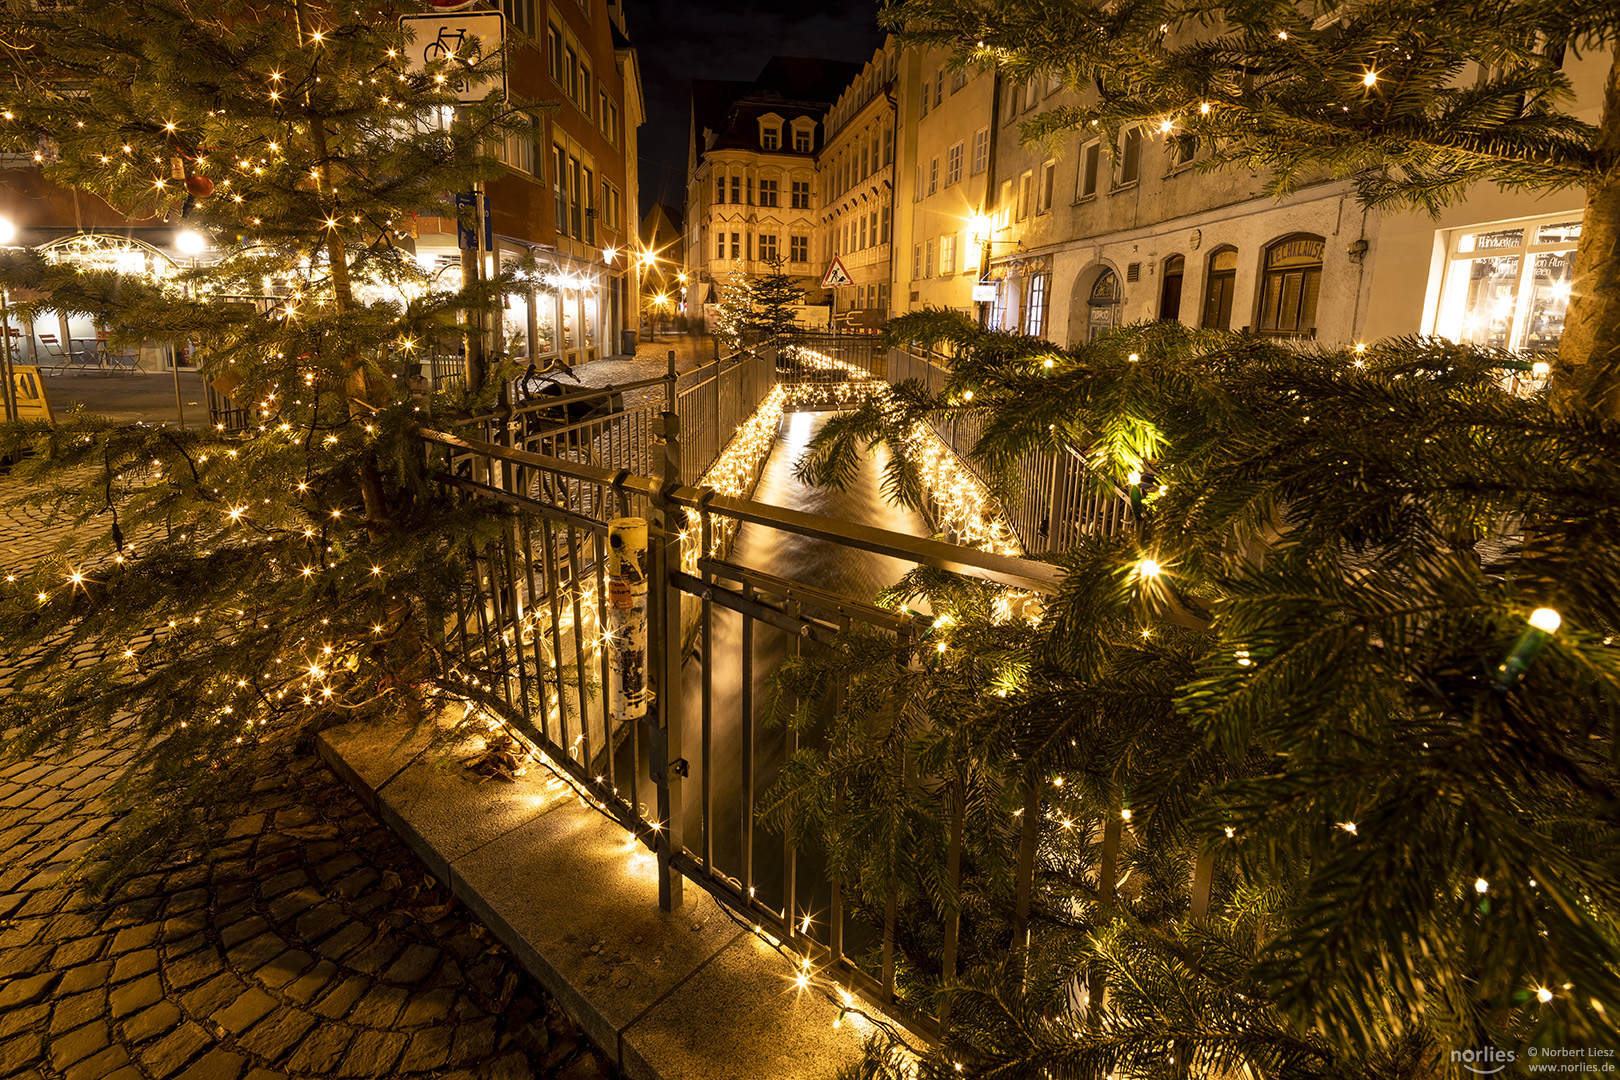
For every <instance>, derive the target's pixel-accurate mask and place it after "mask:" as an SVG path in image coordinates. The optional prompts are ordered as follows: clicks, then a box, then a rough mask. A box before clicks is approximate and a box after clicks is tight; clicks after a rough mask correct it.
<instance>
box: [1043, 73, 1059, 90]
mask: <svg viewBox="0 0 1620 1080" xmlns="http://www.w3.org/2000/svg"><path fill="white" fill-rule="evenodd" d="M1061 89H1063V73H1062V72H1061V71H1049V72H1047V73H1046V92H1047V93H1048V94H1055V93H1057V92H1058V91H1059V90H1061Z"/></svg>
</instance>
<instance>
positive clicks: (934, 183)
mask: <svg viewBox="0 0 1620 1080" xmlns="http://www.w3.org/2000/svg"><path fill="white" fill-rule="evenodd" d="M938 190H939V158H937V157H931V158H929V159H928V194H930V195H932V194H933V193H934V192H936V191H938Z"/></svg>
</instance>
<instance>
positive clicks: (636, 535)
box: [559, 517, 647, 745]
mask: <svg viewBox="0 0 1620 1080" xmlns="http://www.w3.org/2000/svg"><path fill="white" fill-rule="evenodd" d="M607 584H608V643H609V645H608V655H609V658H610V661H611V665H612V666H611V668H610V670H611V672H612V685H611V686H609V687H608V701H609V703H610V706H611V708H612V712H613V719H614V721H615V722H617V723H620V724H622V723H625V722H627V721H632V720H639V719H640V718H641V717H643V716H646V715H647V520H646V519H645V518H636V517H621V518H614V519H613V520H612V521H610V522H608V583H607ZM560 693H561V690H560V688H559V696H560ZM609 745H611V733H610V742H609Z"/></svg>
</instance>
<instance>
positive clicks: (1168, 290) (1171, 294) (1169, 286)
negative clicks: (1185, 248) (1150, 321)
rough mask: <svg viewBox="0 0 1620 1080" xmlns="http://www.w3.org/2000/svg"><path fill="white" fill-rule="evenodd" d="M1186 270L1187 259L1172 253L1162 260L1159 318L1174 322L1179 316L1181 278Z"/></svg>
mask: <svg viewBox="0 0 1620 1080" xmlns="http://www.w3.org/2000/svg"><path fill="white" fill-rule="evenodd" d="M1186 272H1187V260H1186V258H1185V257H1183V256H1181V255H1172V256H1170V257H1169V258H1168V259H1166V260H1164V285H1163V287H1162V288H1161V289H1160V290H1159V318H1161V319H1163V320H1164V321H1165V322H1175V321H1176V320H1177V319H1179V318H1181V280H1182V278H1183V277H1184V276H1185V275H1186Z"/></svg>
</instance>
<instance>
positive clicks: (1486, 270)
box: [1434, 212, 1581, 351]
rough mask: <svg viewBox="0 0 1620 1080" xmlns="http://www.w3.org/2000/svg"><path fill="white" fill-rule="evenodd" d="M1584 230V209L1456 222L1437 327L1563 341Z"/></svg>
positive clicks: (1457, 335) (1472, 336)
mask: <svg viewBox="0 0 1620 1080" xmlns="http://www.w3.org/2000/svg"><path fill="white" fill-rule="evenodd" d="M1580 237H1581V221H1580V215H1579V213H1578V212H1577V213H1575V214H1561V215H1558V216H1557V217H1551V218H1543V219H1541V220H1539V221H1529V222H1522V223H1519V224H1516V225H1513V226H1511V227H1507V226H1492V227H1490V228H1486V229H1479V228H1469V229H1458V230H1456V231H1455V232H1453V233H1452V234H1451V236H1450V238H1449V241H1448V244H1447V261H1446V279H1445V283H1444V285H1443V286H1442V288H1441V291H1440V298H1441V299H1440V310H1439V317H1438V319H1437V320H1436V323H1435V330H1434V332H1435V333H1436V334H1438V335H1440V336H1442V337H1448V338H1451V339H1452V340H1453V341H1462V342H1468V343H1471V344H1475V345H1487V346H1492V347H1495V348H1499V349H1513V350H1515V351H1520V350H1547V351H1552V350H1555V349H1557V348H1558V342H1559V339H1560V338H1562V337H1563V334H1564V314H1565V311H1566V309H1567V308H1568V307H1569V287H1570V279H1571V277H1572V275H1573V274H1574V270H1575V246H1576V244H1577V243H1578V242H1579V241H1580Z"/></svg>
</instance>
